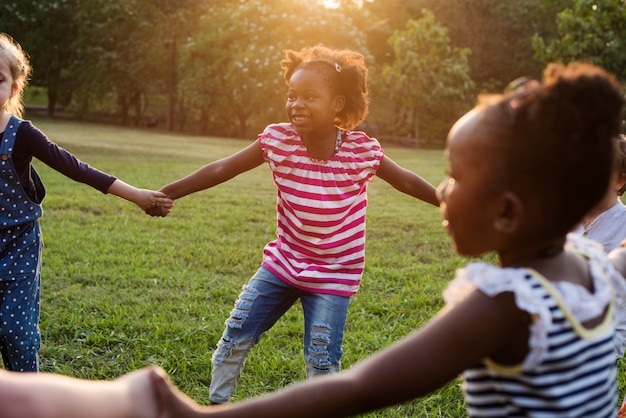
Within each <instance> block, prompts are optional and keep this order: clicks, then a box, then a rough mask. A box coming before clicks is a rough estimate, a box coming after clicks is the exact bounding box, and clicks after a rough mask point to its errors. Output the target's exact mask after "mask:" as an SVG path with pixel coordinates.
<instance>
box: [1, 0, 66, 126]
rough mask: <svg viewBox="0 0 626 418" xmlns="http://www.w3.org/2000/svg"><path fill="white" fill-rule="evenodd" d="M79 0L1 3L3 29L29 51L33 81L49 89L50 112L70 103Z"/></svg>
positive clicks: (32, 82)
mask: <svg viewBox="0 0 626 418" xmlns="http://www.w3.org/2000/svg"><path fill="white" fill-rule="evenodd" d="M75 5H76V1H71V0H19V1H5V2H2V3H1V4H0V11H1V12H0V13H1V15H2V16H3V19H2V30H3V31H4V32H6V33H8V34H9V35H11V36H12V37H13V38H14V39H15V40H16V41H17V42H19V43H20V45H22V47H23V48H24V49H25V50H26V51H27V52H28V54H29V56H30V59H31V65H32V67H33V75H32V79H31V84H33V85H38V86H42V87H46V88H47V90H48V115H49V116H53V115H54V111H55V109H56V107H57V105H61V106H65V105H67V104H68V103H69V101H70V99H71V97H72V93H73V91H74V80H73V78H72V77H71V75H70V74H69V73H68V72H67V68H69V66H70V65H71V63H72V62H74V60H75V58H76V56H75V51H74V41H75V39H76V35H77V31H78V27H77V25H76V22H75V20H74V15H75Z"/></svg>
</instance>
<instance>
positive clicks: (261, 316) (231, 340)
mask: <svg viewBox="0 0 626 418" xmlns="http://www.w3.org/2000/svg"><path fill="white" fill-rule="evenodd" d="M298 299H300V303H302V309H303V313H304V359H305V363H306V374H307V377H308V378H311V377H313V376H316V375H320V374H327V373H333V372H337V371H339V370H340V369H341V357H342V355H343V351H342V349H341V344H342V342H343V334H344V326H345V324H346V316H347V313H348V306H349V303H350V298H349V297H344V296H335V295H325V294H319V293H311V292H307V291H304V290H300V289H297V288H295V287H293V286H290V285H289V284H287V283H285V282H283V281H282V280H280V279H279V278H278V277H276V276H275V275H274V274H272V273H271V272H270V271H269V270H267V269H266V268H264V267H261V268H259V270H257V272H256V274H255V275H254V276H253V277H252V278H251V279H250V281H249V282H248V284H247V285H245V286H244V287H243V289H242V291H241V293H240V294H239V298H238V299H237V301H236V302H235V307H234V309H233V310H232V312H231V314H230V317H229V318H228V320H227V321H226V329H225V330H224V333H223V334H222V338H221V339H220V341H219V343H218V344H217V349H216V350H215V352H214V353H213V358H212V363H213V370H212V371H211V387H210V395H209V396H210V401H211V402H212V403H224V402H228V401H229V400H230V397H231V395H232V394H233V392H234V391H235V387H236V386H237V382H238V381H239V376H240V373H241V369H242V368H243V366H244V364H245V362H246V358H247V357H248V354H249V353H250V350H251V349H252V347H253V346H254V345H255V344H256V343H258V342H259V338H260V337H261V334H262V333H263V332H265V331H267V330H268V329H270V328H271V327H272V326H273V325H274V324H275V323H276V321H278V319H279V318H280V317H281V316H283V314H284V313H285V312H287V310H289V308H290V307H291V306H292V305H293V304H294V303H295V302H296V301H297V300H298Z"/></svg>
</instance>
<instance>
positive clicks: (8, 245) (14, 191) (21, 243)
mask: <svg viewBox="0 0 626 418" xmlns="http://www.w3.org/2000/svg"><path fill="white" fill-rule="evenodd" d="M20 122H21V121H20V119H18V118H16V117H12V118H11V120H9V123H8V124H7V127H6V129H5V132H4V135H3V136H2V143H1V144H0V274H1V276H0V351H1V352H2V359H3V361H4V365H5V367H6V368H7V369H9V370H12V371H22V372H26V371H37V370H38V359H37V353H38V351H39V346H40V333H39V300H40V280H41V247H42V237H41V230H40V227H39V222H38V219H39V218H40V217H41V215H42V209H41V206H40V205H38V204H36V203H34V202H32V201H31V200H30V198H28V196H27V195H26V193H25V192H24V189H23V187H22V185H21V184H20V181H19V177H18V176H17V174H16V172H15V168H14V166H13V162H12V160H11V157H12V152H13V146H14V144H15V135H16V133H17V127H18V126H19V124H20ZM34 177H35V178H36V179H37V180H38V176H34ZM41 187H43V185H41Z"/></svg>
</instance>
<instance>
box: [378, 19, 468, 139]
mask: <svg viewBox="0 0 626 418" xmlns="http://www.w3.org/2000/svg"><path fill="white" fill-rule="evenodd" d="M389 43H390V44H391V45H392V48H393V51H394V57H395V59H394V61H393V63H392V64H391V65H386V66H385V67H384V68H383V76H384V77H385V80H386V81H387V85H388V87H389V90H390V91H391V92H392V100H393V102H394V103H395V106H394V108H395V109H396V110H397V113H396V114H397V116H398V119H400V120H399V121H398V122H397V124H396V126H398V128H397V129H396V132H398V131H399V132H400V133H401V132H408V133H412V134H413V137H414V138H420V137H422V136H423V135H420V132H419V131H418V126H417V125H418V120H419V118H420V117H424V119H426V118H427V117H428V119H426V120H427V121H428V122H431V121H433V120H444V121H446V122H449V121H450V120H452V121H453V120H455V119H456V118H457V117H458V114H459V112H460V111H462V110H463V109H465V108H467V107H468V99H469V98H470V96H471V97H472V98H473V94H472V93H473V89H474V83H473V81H472V80H471V78H470V76H469V65H468V55H469V54H470V50H469V49H467V48H465V49H461V48H455V47H453V46H452V45H451V43H450V38H449V37H448V30H447V29H446V28H445V27H444V26H442V25H441V24H440V23H438V22H437V21H436V20H435V17H434V15H433V14H432V13H431V12H429V11H427V10H424V11H423V16H422V18H420V19H419V20H409V21H408V22H407V23H406V26H405V29H404V30H402V31H396V32H395V33H394V34H393V35H392V36H391V38H390V39H389ZM403 110H404V112H403ZM402 119H404V120H402ZM407 122H408V129H407V127H406V123H407ZM403 124H404V125H405V126H402V125H403ZM427 125H428V124H427ZM447 130H448V129H447V126H446V128H445V129H444V130H439V131H434V132H433V131H432V129H431V132H430V135H428V134H427V136H426V137H429V136H430V137H433V136H434V137H436V138H441V137H445V135H446V133H447Z"/></svg>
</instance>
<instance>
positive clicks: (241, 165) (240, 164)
mask: <svg viewBox="0 0 626 418" xmlns="http://www.w3.org/2000/svg"><path fill="white" fill-rule="evenodd" d="M261 164H263V151H262V150H261V147H260V145H259V140H258V139H257V140H256V141H254V142H253V143H252V144H250V145H248V146H247V147H246V148H244V149H242V150H241V151H239V152H237V153H235V154H233V155H231V156H229V157H226V158H222V159H221V160H217V161H214V162H212V163H209V164H207V165H205V166H204V167H202V168H200V169H198V170H197V171H195V172H193V173H191V174H189V175H188V176H186V177H183V178H182V179H180V180H178V181H175V182H173V183H170V184H168V185H167V186H165V187H163V188H162V189H161V191H162V192H163V193H165V194H166V195H167V196H169V197H170V198H172V199H178V198H181V197H183V196H187V195H188V194H191V193H195V192H198V191H200V190H204V189H208V188H210V187H213V186H216V185H218V184H220V183H223V182H225V181H227V180H230V179H232V178H233V177H235V176H237V175H239V174H241V173H243V172H244V171H248V170H252V169H253V168H255V167H258V166H259V165H261Z"/></svg>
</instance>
